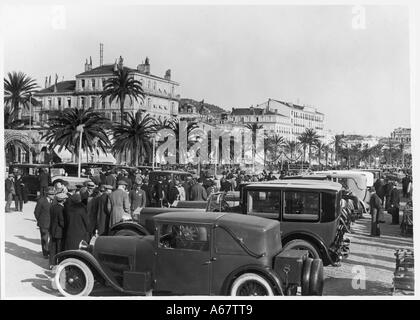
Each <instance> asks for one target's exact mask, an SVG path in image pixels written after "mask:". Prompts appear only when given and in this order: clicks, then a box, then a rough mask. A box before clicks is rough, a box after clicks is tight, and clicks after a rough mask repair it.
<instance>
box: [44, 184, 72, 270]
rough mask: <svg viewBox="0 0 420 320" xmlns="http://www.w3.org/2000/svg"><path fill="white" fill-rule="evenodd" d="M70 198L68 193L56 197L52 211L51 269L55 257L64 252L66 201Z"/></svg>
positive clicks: (50, 230)
mask: <svg viewBox="0 0 420 320" xmlns="http://www.w3.org/2000/svg"><path fill="white" fill-rule="evenodd" d="M67 198H68V196H67V194H66V193H63V192H62V193H58V194H56V195H55V199H56V203H55V204H53V205H52V206H51V209H50V229H49V232H50V243H49V246H48V247H49V253H50V269H51V268H52V266H54V265H55V261H54V256H55V255H56V254H57V253H60V252H61V251H62V250H63V246H62V245H63V243H62V239H63V236H64V201H66V199H67Z"/></svg>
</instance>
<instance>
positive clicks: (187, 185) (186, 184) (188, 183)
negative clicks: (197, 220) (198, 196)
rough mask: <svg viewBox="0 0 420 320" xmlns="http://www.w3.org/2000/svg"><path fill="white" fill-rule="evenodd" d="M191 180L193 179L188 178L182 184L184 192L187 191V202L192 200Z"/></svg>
mask: <svg viewBox="0 0 420 320" xmlns="http://www.w3.org/2000/svg"><path fill="white" fill-rule="evenodd" d="M191 180H192V177H191V176H187V179H185V181H184V183H183V184H182V186H183V187H184V190H185V200H186V201H189V200H190V190H191Z"/></svg>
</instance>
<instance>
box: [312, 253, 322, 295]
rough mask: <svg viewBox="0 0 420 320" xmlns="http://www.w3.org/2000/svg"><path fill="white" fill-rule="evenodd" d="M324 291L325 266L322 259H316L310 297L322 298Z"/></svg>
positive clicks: (313, 266)
mask: <svg viewBox="0 0 420 320" xmlns="http://www.w3.org/2000/svg"><path fill="white" fill-rule="evenodd" d="M323 289H324V265H323V263H322V260H321V259H314V260H313V261H312V265H311V274H310V279H309V295H310V296H322V291H323Z"/></svg>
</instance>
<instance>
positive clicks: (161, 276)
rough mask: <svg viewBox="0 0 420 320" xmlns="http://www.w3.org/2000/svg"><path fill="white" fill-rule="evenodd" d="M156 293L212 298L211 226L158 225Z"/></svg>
mask: <svg viewBox="0 0 420 320" xmlns="http://www.w3.org/2000/svg"><path fill="white" fill-rule="evenodd" d="M157 227H158V228H157V229H158V230H157V235H156V242H157V243H156V255H155V265H154V280H155V290H156V291H162V292H168V293H172V294H178V295H183V294H186V295H208V294H210V272H211V270H210V268H211V260H210V232H211V228H210V226H209V225H201V224H193V223H162V224H158V225H157Z"/></svg>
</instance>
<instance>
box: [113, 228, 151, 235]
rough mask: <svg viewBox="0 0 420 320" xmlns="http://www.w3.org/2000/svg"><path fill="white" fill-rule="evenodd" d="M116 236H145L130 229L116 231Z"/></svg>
mask: <svg viewBox="0 0 420 320" xmlns="http://www.w3.org/2000/svg"><path fill="white" fill-rule="evenodd" d="M114 236H144V234H141V233H140V232H137V231H134V230H130V229H122V230H118V231H116V232H115V233H114Z"/></svg>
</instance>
